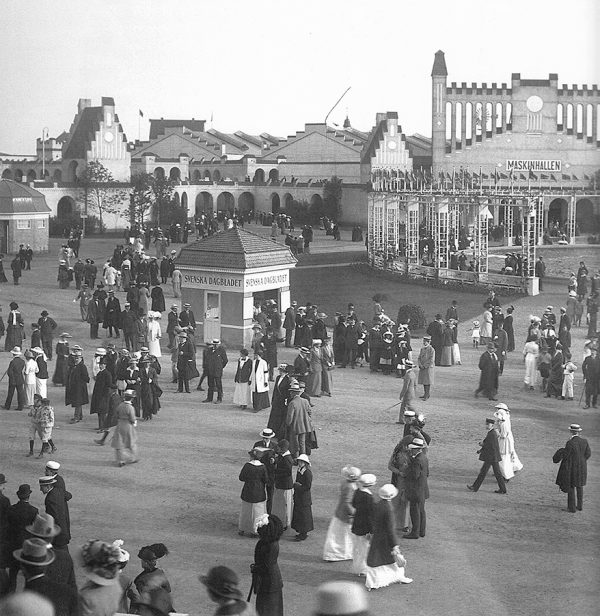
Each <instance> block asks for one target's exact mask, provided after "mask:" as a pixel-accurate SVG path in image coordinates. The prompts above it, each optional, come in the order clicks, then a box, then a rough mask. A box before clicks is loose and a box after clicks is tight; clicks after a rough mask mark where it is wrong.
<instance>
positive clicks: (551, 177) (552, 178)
mask: <svg viewBox="0 0 600 616" xmlns="http://www.w3.org/2000/svg"><path fill="white" fill-rule="evenodd" d="M550 179H551V180H552V181H553V182H556V176H555V175H554V173H551V174H550Z"/></svg>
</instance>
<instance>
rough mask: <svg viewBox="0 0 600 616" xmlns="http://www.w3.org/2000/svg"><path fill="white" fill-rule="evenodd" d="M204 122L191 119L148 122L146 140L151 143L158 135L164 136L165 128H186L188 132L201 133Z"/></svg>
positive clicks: (162, 119) (161, 119)
mask: <svg viewBox="0 0 600 616" xmlns="http://www.w3.org/2000/svg"><path fill="white" fill-rule="evenodd" d="M205 123H206V120H195V119H194V118H192V119H191V120H165V119H164V118H160V120H150V136H149V137H148V139H150V141H152V140H153V139H156V138H157V137H160V135H164V134H165V131H166V129H167V128H183V127H184V126H185V128H188V129H189V130H193V131H198V132H203V131H204V124H205Z"/></svg>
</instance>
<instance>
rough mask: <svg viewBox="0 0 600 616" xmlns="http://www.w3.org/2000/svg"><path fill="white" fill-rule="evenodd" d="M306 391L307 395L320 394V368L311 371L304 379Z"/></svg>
mask: <svg viewBox="0 0 600 616" xmlns="http://www.w3.org/2000/svg"><path fill="white" fill-rule="evenodd" d="M306 393H307V394H308V395H309V396H320V395H321V370H318V371H315V372H311V373H310V374H309V375H308V377H307V379H306Z"/></svg>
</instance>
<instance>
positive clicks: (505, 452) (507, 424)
mask: <svg viewBox="0 0 600 616" xmlns="http://www.w3.org/2000/svg"><path fill="white" fill-rule="evenodd" d="M494 417H495V418H496V427H495V430H496V432H497V433H498V447H499V449H500V456H501V460H500V470H501V472H502V476H503V477H504V479H505V481H509V480H510V479H512V478H513V477H514V476H515V473H517V472H519V471H521V470H523V464H521V460H519V456H518V455H517V452H516V450H515V439H514V436H513V433H512V425H511V421H510V411H509V410H508V406H506V404H504V402H498V404H496V410H495V412H494Z"/></svg>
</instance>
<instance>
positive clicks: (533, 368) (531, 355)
mask: <svg viewBox="0 0 600 616" xmlns="http://www.w3.org/2000/svg"><path fill="white" fill-rule="evenodd" d="M539 354H540V347H539V346H538V343H537V340H536V339H535V338H528V339H527V342H526V343H525V347H524V348H523V361H524V362H525V378H524V379H523V381H524V383H525V389H527V388H529V391H533V390H534V389H535V384H536V381H537V374H538V365H537V363H538V356H539Z"/></svg>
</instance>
